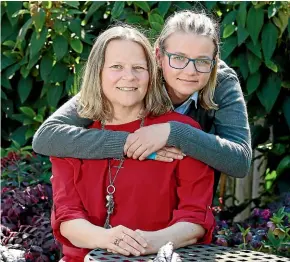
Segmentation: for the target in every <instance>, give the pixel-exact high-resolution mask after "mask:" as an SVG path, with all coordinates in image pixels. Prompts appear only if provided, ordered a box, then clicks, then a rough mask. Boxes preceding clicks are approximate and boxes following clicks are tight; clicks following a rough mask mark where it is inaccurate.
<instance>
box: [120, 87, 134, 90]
mask: <svg viewBox="0 0 290 262" xmlns="http://www.w3.org/2000/svg"><path fill="white" fill-rule="evenodd" d="M117 88H118V89H119V90H121V91H136V90H137V89H138V87H117Z"/></svg>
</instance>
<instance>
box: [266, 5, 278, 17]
mask: <svg viewBox="0 0 290 262" xmlns="http://www.w3.org/2000/svg"><path fill="white" fill-rule="evenodd" d="M276 13H277V7H276V5H275V4H271V5H270V6H269V7H268V18H271V17H273V16H274V15H276Z"/></svg>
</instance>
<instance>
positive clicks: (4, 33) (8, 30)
mask: <svg viewBox="0 0 290 262" xmlns="http://www.w3.org/2000/svg"><path fill="white" fill-rule="evenodd" d="M2 9H3V8H2ZM13 33H14V30H13V28H12V26H11V24H10V23H9V21H8V20H7V19H3V20H2V21H1V42H4V41H5V40H6V39H7V38H9V37H10V36H11V35H12V34H13Z"/></svg>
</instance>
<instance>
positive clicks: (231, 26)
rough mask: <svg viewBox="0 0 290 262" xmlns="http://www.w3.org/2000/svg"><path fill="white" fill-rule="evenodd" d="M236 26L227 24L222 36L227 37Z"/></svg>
mask: <svg viewBox="0 0 290 262" xmlns="http://www.w3.org/2000/svg"><path fill="white" fill-rule="evenodd" d="M235 29H236V26H235V25H232V24H230V25H227V26H226V27H225V29H224V32H223V38H228V37H229V36H231V35H232V34H233V33H234V32H235Z"/></svg>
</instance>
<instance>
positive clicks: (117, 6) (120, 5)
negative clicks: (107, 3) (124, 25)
mask: <svg viewBox="0 0 290 262" xmlns="http://www.w3.org/2000/svg"><path fill="white" fill-rule="evenodd" d="M124 8H125V2H124V1H118V2H115V3H114V7H113V9H112V17H113V18H118V17H119V16H120V15H121V14H122V12H123V11H124Z"/></svg>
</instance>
